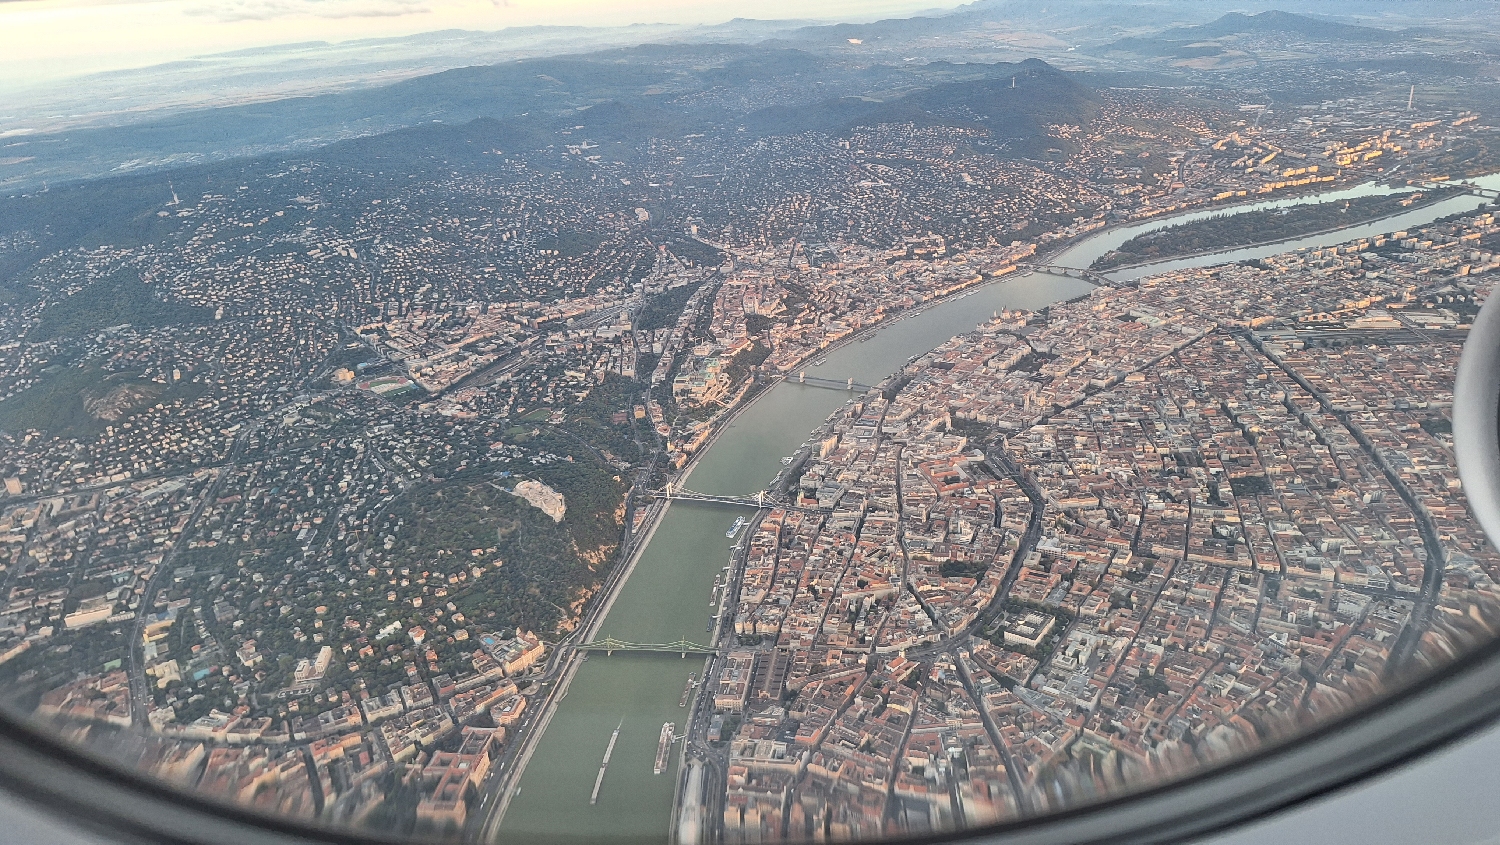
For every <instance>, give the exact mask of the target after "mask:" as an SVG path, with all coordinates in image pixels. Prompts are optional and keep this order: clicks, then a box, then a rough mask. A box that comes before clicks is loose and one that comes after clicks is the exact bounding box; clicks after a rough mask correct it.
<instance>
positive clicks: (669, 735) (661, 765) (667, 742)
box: [651, 722, 677, 775]
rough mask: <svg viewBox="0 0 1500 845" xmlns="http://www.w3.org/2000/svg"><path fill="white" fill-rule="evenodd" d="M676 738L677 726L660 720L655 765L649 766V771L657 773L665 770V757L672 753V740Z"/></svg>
mask: <svg viewBox="0 0 1500 845" xmlns="http://www.w3.org/2000/svg"><path fill="white" fill-rule="evenodd" d="M676 738H677V726H676V725H673V724H672V723H671V722H662V724H661V738H660V739H658V740H657V742H656V765H654V766H652V767H651V773H652V774H654V775H659V774H661V773H662V772H665V771H666V770H667V757H668V755H670V754H671V753H672V741H673V740H675V739H676Z"/></svg>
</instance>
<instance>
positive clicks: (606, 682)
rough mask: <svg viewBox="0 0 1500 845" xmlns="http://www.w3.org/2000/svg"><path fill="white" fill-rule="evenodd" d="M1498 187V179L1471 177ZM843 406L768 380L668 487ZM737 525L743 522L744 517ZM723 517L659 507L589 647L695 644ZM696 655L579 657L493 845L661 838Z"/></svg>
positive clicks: (869, 376) (873, 344)
mask: <svg viewBox="0 0 1500 845" xmlns="http://www.w3.org/2000/svg"><path fill="white" fill-rule="evenodd" d="M1476 181H1477V182H1478V183H1479V184H1481V185H1483V186H1485V187H1489V188H1500V174H1497V175H1494V176H1490V177H1486V178H1484V179H1480V180H1476ZM1389 190H1390V189H1388V188H1381V187H1379V186H1373V185H1366V186H1360V187H1357V188H1353V189H1347V190H1340V191H1333V192H1328V193H1324V194H1318V195H1313V196H1309V197H1304V198H1301V199H1292V200H1278V201H1275V202H1274V203H1256V204H1253V205H1248V206H1241V207H1239V208H1236V209H1234V211H1235V212H1236V213H1241V212H1244V211H1248V210H1253V209H1258V208H1266V207H1282V206H1286V205H1294V204H1303V203H1310V202H1326V201H1330V200H1339V199H1345V198H1348V197H1353V196H1364V195H1369V194H1373V193H1382V192H1388V191H1389ZM1481 202H1482V201H1481V200H1479V199H1477V198H1473V197H1457V198H1454V199H1450V200H1445V201H1443V202H1441V203H1437V204H1435V205H1432V206H1427V207H1425V208H1421V209H1418V210H1415V211H1411V212H1406V213H1403V214H1400V215H1398V216H1396V217H1394V218H1387V219H1385V220H1381V221H1376V222H1373V223H1369V224H1363V225H1359V226H1354V227H1351V228H1349V229H1347V230H1343V231H1340V232H1337V233H1329V234H1325V235H1318V236H1314V237H1310V238H1302V239H1298V240H1296V241H1291V242H1287V243H1283V244H1278V245H1274V246H1264V247H1250V248H1246V249H1238V250H1231V251H1228V252H1225V253H1222V254H1217V255H1208V256H1198V257H1196V258H1192V259H1184V260H1181V261H1174V262H1168V263H1163V264H1160V265H1153V266H1152V267H1151V268H1149V269H1141V270H1124V271H1120V272H1118V273H1115V274H1111V276H1112V277H1115V278H1121V279H1130V278H1138V277H1139V276H1141V275H1144V274H1145V273H1147V272H1162V271H1165V270H1170V269H1181V268H1183V267H1192V266H1207V265H1210V264H1218V263H1223V262H1225V261H1238V260H1245V259H1249V258H1257V257H1262V256H1265V255H1273V254H1276V253H1279V252H1284V251H1287V250H1290V249H1298V248H1302V247H1312V246H1324V245H1329V244H1333V243H1338V242H1341V241H1344V240H1349V239H1351V238H1354V237H1361V236H1365V235H1373V234H1380V233H1384V232H1390V231H1395V230H1400V229H1405V228H1411V227H1416V226H1419V225H1422V224H1423V223H1426V222H1430V221H1432V220H1434V219H1436V218H1438V217H1442V216H1445V215H1448V214H1453V213H1456V212H1459V211H1469V210H1472V209H1474V208H1475V207H1477V206H1478V205H1479V204H1480V203H1481ZM1224 213H1227V210H1215V211H1211V212H1194V213H1192V214H1188V215H1178V216H1175V217H1171V218H1166V219H1160V220H1153V221H1147V222H1144V223H1139V224H1135V225H1132V226H1128V227H1120V228H1116V229H1108V230H1104V231H1102V232H1100V233H1098V234H1095V235H1092V236H1090V237H1088V238H1085V239H1084V240H1082V241H1080V242H1079V243H1077V244H1074V245H1073V246H1071V247H1069V248H1068V249H1067V250H1065V251H1064V252H1063V253H1061V254H1059V255H1058V256H1055V257H1054V258H1052V259H1051V262H1052V263H1055V264H1058V265H1062V266H1070V267H1087V266H1089V264H1091V263H1092V262H1093V261H1094V259H1096V258H1098V257H1099V256H1100V255H1103V254H1104V253H1105V252H1108V251H1109V250H1111V249H1113V248H1115V247H1117V246H1119V245H1120V244H1121V243H1124V242H1125V241H1126V240H1128V239H1129V238H1132V237H1134V236H1136V235H1138V234H1141V233H1143V232H1146V231H1151V230H1153V229H1159V228H1162V227H1164V226H1169V225H1175V224H1177V223H1181V222H1185V221H1187V220H1191V219H1197V218H1201V217H1207V216H1211V215H1217V214H1224ZM1090 289H1091V286H1090V285H1089V284H1088V283H1086V282H1084V281H1082V280H1077V279H1070V278H1064V277H1059V276H1052V275H1043V274H1034V275H1025V276H1019V277H1012V278H1008V279H1006V280H1004V281H1000V282H995V283H992V284H989V285H986V286H984V287H981V288H978V289H976V290H974V291H973V292H972V293H969V294H967V295H965V296H962V297H960V298H956V299H951V300H948V301H946V302H943V303H940V304H938V305H935V306H931V307H929V308H928V309H927V310H925V311H924V312H922V313H920V314H916V315H913V316H909V317H906V318H904V319H901V320H897V321H895V322H892V323H890V324H888V325H886V326H883V327H881V328H879V329H878V330H877V331H875V332H873V333H872V334H871V335H869V336H868V337H867V338H865V339H864V340H863V341H859V342H854V343H850V344H848V345H846V346H844V347H842V348H840V349H837V350H835V351H833V352H831V353H829V354H828V355H827V357H826V361H825V362H824V363H823V364H822V365H821V366H817V367H814V366H811V365H810V366H809V367H808V368H807V369H808V372H809V374H816V375H818V376H823V377H827V378H832V379H837V380H840V381H842V380H844V379H847V378H850V377H852V378H853V379H854V380H855V381H856V382H863V383H865V384H875V383H877V382H879V381H880V380H882V379H884V378H886V377H887V376H889V375H890V374H891V373H893V372H895V371H896V370H897V369H899V368H900V367H901V366H902V365H903V364H905V363H906V362H907V360H909V359H910V358H912V357H913V356H915V355H920V354H922V353H925V352H926V351H928V350H930V349H932V348H933V347H935V346H937V345H939V344H941V343H943V342H944V341H946V340H948V339H949V338H951V337H953V336H954V335H956V334H961V333H963V332H967V331H970V330H972V329H973V328H974V327H975V326H977V325H978V324H979V323H980V322H982V321H984V320H986V319H988V318H989V317H990V315H991V314H992V313H993V312H995V311H999V310H1001V309H1006V308H1022V309H1038V308H1041V307H1043V306H1046V305H1049V304H1052V303H1055V302H1059V301H1063V300H1067V299H1071V298H1073V297H1076V296H1079V295H1082V294H1085V293H1087V292H1088V291H1089V290H1090ZM848 398H849V395H848V394H847V393H846V392H844V391H837V390H829V389H826V388H817V387H809V386H805V385H798V384H795V383H792V382H782V383H781V384H778V385H776V386H775V387H774V388H772V389H771V390H769V391H767V392H766V393H765V394H764V395H762V396H761V397H760V398H759V399H757V400H756V401H755V403H754V404H753V405H751V406H750V407H749V408H747V409H745V410H744V411H743V412H742V413H741V414H740V415H739V416H738V417H737V418H736V420H735V421H734V423H733V424H732V425H731V426H730V427H729V428H727V429H726V430H725V431H724V432H723V433H722V434H721V435H720V436H719V438H718V439H717V440H716V441H715V442H714V443H713V444H712V445H711V446H710V447H709V449H708V450H707V451H706V452H705V453H704V454H703V456H702V458H701V459H700V460H699V462H698V463H697V465H696V466H695V467H694V468H693V470H692V473H691V475H689V476H688V478H687V479H685V480H684V482H683V485H684V486H686V487H688V488H690V489H693V490H696V491H698V492H701V493H708V494H723V495H747V494H753V492H754V491H756V490H759V489H762V488H764V487H765V485H766V484H767V483H768V482H769V481H770V480H771V479H772V478H774V477H775V475H776V474H777V472H778V471H780V469H781V458H782V457H783V456H786V455H790V454H792V453H793V452H795V451H796V450H797V449H798V448H799V447H800V446H801V445H802V443H803V441H804V440H805V439H806V438H807V437H808V433H809V432H811V431H813V430H814V429H816V428H818V427H819V426H820V425H821V424H822V423H823V422H824V420H825V419H827V417H828V416H829V415H830V414H831V413H833V412H834V411H835V410H837V409H838V408H839V407H840V406H841V405H842V404H844V402H846V401H847V400H848ZM746 513H747V514H748V512H746ZM735 516H736V511H735V510H734V509H733V508H726V507H722V506H717V505H705V504H696V503H690V502H681V501H678V502H674V503H672V505H671V506H670V507H669V508H668V510H667V512H666V513H665V514H664V515H663V517H662V518H661V521H660V523H659V524H658V525H657V527H656V530H655V533H654V534H653V535H652V537H651V540H650V542H649V544H648V545H647V547H646V548H645V550H644V551H642V552H641V556H640V558H639V560H638V561H637V563H636V565H635V569H634V571H633V572H632V573H631V575H630V578H629V580H627V581H626V583H625V585H624V586H623V587H622V588H621V589H620V593H619V595H618V597H617V598H616V599H615V602H614V604H613V605H612V606H611V607H610V609H609V613H608V615H607V617H606V618H605V620H604V622H603V624H602V626H601V628H600V630H599V634H598V637H599V638H600V639H602V638H605V637H614V638H616V639H619V640H624V641H628V642H637V643H667V642H673V641H676V640H688V641H691V642H698V643H705V642H707V638H708V637H709V633H708V632H707V630H706V626H707V625H708V624H709V622H710V619H711V616H712V614H713V613H714V608H713V607H712V606H711V604H710V593H711V590H712V587H713V583H714V579H715V576H716V575H718V574H719V573H720V571H721V570H722V568H723V567H724V566H725V565H726V564H727V563H728V561H729V556H730V546H731V545H732V543H733V542H734V541H732V540H730V539H728V538H726V537H725V531H726V530H728V529H729V527H730V525H731V523H732V522H733V521H734V518H735ZM702 670H703V659H702V657H701V656H694V655H688V656H687V657H686V658H683V657H679V656H678V655H674V654H639V653H636V654H625V653H615V654H614V655H611V656H606V655H604V654H602V653H597V652H596V653H594V654H593V655H592V656H591V657H590V658H589V659H588V660H587V661H585V662H584V663H583V664H582V666H581V667H579V670H578V672H577V674H576V675H575V676H574V677H573V679H572V681H571V683H570V685H569V687H568V689H567V694H566V696H564V697H563V698H562V699H561V701H560V703H559V704H558V706H557V709H556V712H555V714H554V715H553V718H552V720H551V723H550V724H549V725H548V726H547V729H546V733H545V734H544V735H543V736H542V737H541V738H540V740H539V741H538V745H537V747H536V749H535V753H534V754H533V755H532V757H531V759H530V762H529V764H528V765H527V766H526V770H525V772H524V773H523V775H522V777H521V779H520V782H519V792H518V793H517V795H516V796H515V798H514V799H513V801H512V802H511V804H510V807H509V809H508V810H507V811H506V814H505V817H504V819H503V821H502V823H501V826H500V833H499V841H501V842H503V843H506V845H510V843H516V845H520V843H563V842H568V843H582V842H598V841H604V840H611V841H616V842H640V843H660V842H663V841H665V840H666V838H667V835H668V829H669V826H670V818H669V817H670V816H671V807H672V799H673V791H674V788H675V785H676V783H677V765H678V760H679V754H678V753H676V751H677V750H676V749H674V753H673V754H672V757H671V760H672V764H671V766H670V767H669V769H668V770H667V772H665V773H663V774H660V775H653V774H652V768H653V764H654V761H655V758H656V750H657V742H658V738H659V736H660V732H661V727H662V723H663V722H664V721H672V722H674V723H676V726H677V729H678V731H679V732H681V731H682V730H683V728H684V720H685V719H686V717H687V715H688V712H689V709H690V708H687V707H680V706H678V701H679V699H680V697H681V695H682V691H683V689H684V688H685V686H686V684H687V683H688V680H689V675H690V674H694V673H701V672H702ZM622 719H623V727H622V728H621V730H620V736H619V740H618V742H617V743H616V745H615V747H614V750H613V753H612V754H611V756H610V761H609V767H608V770H607V772H606V773H605V776H604V780H603V782H602V785H601V788H600V791H599V797H598V802H597V803H596V804H590V803H589V796H590V793H591V791H592V790H593V786H594V780H595V777H596V775H597V774H598V771H599V765H600V761H601V758H602V757H603V755H604V751H605V747H606V745H608V744H609V739H610V734H611V733H612V732H613V731H614V730H615V727H616V725H619V724H621V720H622Z"/></svg>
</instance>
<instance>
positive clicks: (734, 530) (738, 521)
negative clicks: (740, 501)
mask: <svg viewBox="0 0 1500 845" xmlns="http://www.w3.org/2000/svg"><path fill="white" fill-rule="evenodd" d="M744 527H745V518H744V517H743V516H737V517H735V518H734V524H733V525H731V526H729V530H728V531H725V532H724V536H725V537H729V538H731V539H733V538H734V535H736V534H738V533H740V529H741V528H744Z"/></svg>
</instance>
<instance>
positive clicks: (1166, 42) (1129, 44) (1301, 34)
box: [1109, 10, 1407, 58]
mask: <svg viewBox="0 0 1500 845" xmlns="http://www.w3.org/2000/svg"><path fill="white" fill-rule="evenodd" d="M1255 35H1261V36H1274V37H1280V38H1282V39H1285V40H1288V41H1297V42H1343V43H1351V44H1390V43H1394V42H1397V41H1400V40H1401V39H1403V38H1406V37H1407V35H1406V34H1405V33H1403V32H1397V31H1393V30H1389V29H1380V28H1377V27H1372V26H1355V25H1353V24H1346V23H1339V22H1337V21H1330V20H1323V19H1320V18H1312V17H1307V16H1306V15H1297V14H1293V13H1291V12H1282V11H1274V10H1273V11H1267V12H1260V13H1259V14H1254V15H1247V14H1244V13H1242V12H1230V13H1228V14H1226V15H1224V16H1222V17H1220V18H1218V19H1217V20H1215V21H1212V22H1210V23H1206V24H1201V25H1197V26H1183V27H1173V28H1171V29H1167V30H1163V31H1162V32H1160V33H1158V34H1156V35H1153V36H1147V37H1134V38H1122V39H1120V40H1118V41H1115V42H1113V43H1112V44H1110V45H1109V48H1110V49H1113V50H1124V51H1128V52H1133V53H1143V54H1147V55H1162V56H1169V57H1174V58H1191V57H1198V56H1206V55H1212V54H1213V53H1215V52H1216V51H1217V50H1216V47H1215V45H1212V44H1203V43H1202V42H1206V41H1216V40H1219V39H1233V38H1235V37H1237V36H1255Z"/></svg>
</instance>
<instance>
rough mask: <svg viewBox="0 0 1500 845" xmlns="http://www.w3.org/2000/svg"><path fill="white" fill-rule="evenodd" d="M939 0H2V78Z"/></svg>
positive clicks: (881, 10) (822, 15) (874, 10)
mask: <svg viewBox="0 0 1500 845" xmlns="http://www.w3.org/2000/svg"><path fill="white" fill-rule="evenodd" d="M938 5H949V3H944V2H943V0H936V2H934V0H925V2H924V1H923V0H709V2H704V0H0V76H3V77H5V80H4V81H8V82H11V83H12V84H15V83H25V82H28V81H31V80H37V81H40V80H42V79H47V78H57V77H59V76H71V75H75V74H80V73H90V72H95V71H101V70H111V69H117V68H124V67H140V66H143V65H150V64H156V63H158V62H164V61H172V60H174V59H181V58H186V57H189V56H195V55H202V54H205V53H215V52H221V51H225V50H236V49H242V48H246V47H259V46H265V45H269V44H284V43H291V42H298V41H345V40H349V39H353V38H369V37H383V36H399V35H411V34H414V33H419V32H430V31H433V30H441V29H470V30H497V29H503V28H505V27H512V26H532V25H537V24H568V25H584V26H611V25H621V24H630V23H721V22H723V21H727V20H729V19H731V18H735V17H747V18H758V19H762V20H767V19H787V18H798V19H825V20H826V19H840V20H869V19H873V18H877V17H886V16H893V15H894V16H901V15H905V14H909V13H911V12H913V11H916V10H920V9H924V8H932V7H934V6H938Z"/></svg>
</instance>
